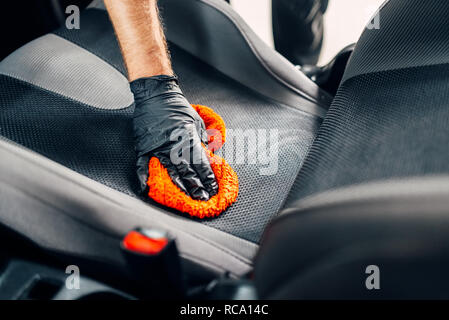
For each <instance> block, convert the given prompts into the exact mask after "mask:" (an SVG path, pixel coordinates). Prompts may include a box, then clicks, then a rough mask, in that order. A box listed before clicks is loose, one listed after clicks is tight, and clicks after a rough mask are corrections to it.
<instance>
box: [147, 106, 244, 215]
mask: <svg viewBox="0 0 449 320" xmlns="http://www.w3.org/2000/svg"><path fill="white" fill-rule="evenodd" d="M192 107H193V108H194V109H195V110H196V111H197V112H198V114H199V115H200V117H201V118H202V119H203V121H204V124H205V125H206V129H207V130H208V133H209V137H208V140H209V141H208V142H209V146H208V149H206V153H207V157H208V159H209V161H210V164H211V167H212V170H213V171H214V174H215V178H216V180H217V183H218V193H217V194H216V195H215V196H213V197H212V198H210V199H209V200H208V201H201V200H194V199H192V198H191V197H190V196H188V195H186V194H185V193H184V192H182V191H181V189H179V188H178V186H176V185H175V184H174V183H173V181H172V180H171V178H170V176H169V174H168V172H167V169H165V167H164V166H163V165H162V164H161V163H160V162H159V159H158V158H156V157H153V158H151V159H150V163H149V176H148V182H147V184H148V187H149V190H150V191H149V192H148V196H149V197H150V198H151V199H153V200H154V201H156V202H158V203H160V204H162V205H164V206H167V207H170V208H173V209H176V210H179V211H181V212H185V213H188V214H190V215H191V216H193V217H197V218H200V219H202V218H212V217H216V216H218V215H219V214H220V213H222V212H223V211H225V210H226V209H227V208H228V207H229V206H230V205H231V204H233V203H234V202H235V200H236V199H237V195H238V192H239V181H238V178H237V174H236V173H235V172H234V170H233V169H232V168H231V166H230V165H229V164H228V163H227V162H226V161H225V160H224V159H223V158H221V157H219V156H217V155H215V154H214V152H215V151H217V150H218V149H220V148H221V146H222V145H223V143H224V142H225V135H226V127H225V124H224V121H223V119H222V118H221V117H220V116H219V115H218V114H216V113H215V112H214V111H213V110H212V109H211V108H208V107H205V106H201V105H192ZM211 132H214V133H212V134H211Z"/></svg>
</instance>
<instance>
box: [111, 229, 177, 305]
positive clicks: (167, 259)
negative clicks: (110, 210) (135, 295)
mask: <svg viewBox="0 0 449 320" xmlns="http://www.w3.org/2000/svg"><path fill="white" fill-rule="evenodd" d="M120 248H121V251H122V253H123V255H124V256H125V259H126V262H127V264H128V267H129V269H128V270H129V272H130V277H131V279H133V280H134V281H135V282H136V284H137V286H138V287H139V289H140V292H139V294H140V295H142V297H143V298H144V299H145V298H146V299H175V298H182V297H184V295H185V285H184V279H183V272H182V268H181V261H180V257H179V253H178V249H177V247H176V241H175V238H174V237H173V236H171V235H170V234H169V233H168V232H166V231H164V230H161V229H156V228H136V229H134V230H132V231H130V232H128V234H127V235H126V236H125V237H124V238H123V240H122V242H121V244H120Z"/></svg>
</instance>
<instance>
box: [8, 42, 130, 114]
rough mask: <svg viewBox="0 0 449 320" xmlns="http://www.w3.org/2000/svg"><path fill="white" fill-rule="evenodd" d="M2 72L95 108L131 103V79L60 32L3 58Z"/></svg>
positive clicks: (114, 107) (107, 107) (118, 107)
mask: <svg viewBox="0 0 449 320" xmlns="http://www.w3.org/2000/svg"><path fill="white" fill-rule="evenodd" d="M0 74H3V75H8V76H10V77H13V78H16V79H20V80H22V81H26V82H28V83H32V84H34V85H36V86H38V87H40V88H43V89H46V90H49V91H52V92H56V93H58V94H60V95H63V96H65V97H68V98H70V99H73V100H76V101H79V102H81V103H84V104H88V105H90V106H92V107H95V108H100V109H107V110H115V109H123V108H127V107H129V106H130V105H131V104H132V103H133V102H134V98H133V96H132V94H131V91H130V90H129V84H128V80H127V79H126V78H125V77H124V76H123V74H121V73H120V72H118V71H117V70H116V69H114V68H113V67H112V66H111V65H109V64H108V63H105V61H103V60H102V59H100V58H98V57H97V56H95V55H94V54H92V53H90V52H88V51H87V50H85V49H83V48H81V47H79V46H77V45H74V44H73V43H72V42H70V41H67V40H65V39H63V38H61V37H59V36H57V35H54V34H48V35H45V36H43V37H40V38H38V39H36V40H34V41H31V42H30V43H28V44H27V45H25V46H23V47H22V48H20V49H18V50H17V51H15V52H14V53H12V54H11V55H9V56H8V57H7V58H5V59H4V60H3V61H1V62H0Z"/></svg>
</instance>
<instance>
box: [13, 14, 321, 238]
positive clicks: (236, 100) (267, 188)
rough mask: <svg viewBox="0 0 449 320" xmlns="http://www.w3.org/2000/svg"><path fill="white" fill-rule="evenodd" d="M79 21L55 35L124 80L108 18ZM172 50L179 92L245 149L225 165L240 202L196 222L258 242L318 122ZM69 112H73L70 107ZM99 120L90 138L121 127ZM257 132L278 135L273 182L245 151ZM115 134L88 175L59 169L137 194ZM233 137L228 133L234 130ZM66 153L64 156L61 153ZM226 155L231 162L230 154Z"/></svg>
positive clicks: (96, 16)
mask: <svg viewBox="0 0 449 320" xmlns="http://www.w3.org/2000/svg"><path fill="white" fill-rule="evenodd" d="M82 19H83V28H81V29H80V30H75V31H74V30H67V29H66V28H61V29H59V30H57V31H55V32H56V33H57V34H58V35H60V36H62V37H64V38H66V39H68V40H70V41H72V42H74V43H76V44H78V45H80V46H82V47H84V48H85V49H86V50H88V51H90V52H92V53H94V54H95V55H97V56H99V57H101V58H102V59H104V60H105V61H107V62H109V63H110V64H111V65H113V66H114V67H115V68H117V69H118V70H120V71H121V72H123V73H124V72H125V67H124V64H123V59H122V56H121V54H120V49H119V46H118V43H117V40H116V38H115V35H114V31H113V28H112V25H111V24H110V22H109V18H108V16H107V13H106V12H104V11H101V10H95V9H89V10H87V11H86V12H84V14H83V16H82ZM170 51H171V57H172V63H173V68H174V70H175V72H176V74H177V75H178V77H179V79H180V85H181V88H182V90H183V91H184V93H185V95H186V97H187V99H188V100H189V102H191V103H197V104H203V105H207V106H209V107H211V108H213V109H214V110H215V111H216V112H217V113H218V114H219V115H221V116H222V117H223V119H224V121H225V122H226V127H227V128H228V129H233V130H234V133H235V134H236V138H237V139H238V140H240V141H242V140H244V141H243V142H244V146H243V148H242V149H239V150H238V154H239V155H242V156H244V158H245V161H244V163H242V164H239V163H237V161H232V160H235V159H236V153H237V152H234V154H233V159H231V158H229V157H228V159H227V160H228V161H229V162H232V163H231V165H232V166H233V168H234V169H235V170H236V172H237V174H238V176H239V182H240V193H239V197H238V199H237V202H236V203H235V204H234V205H233V206H232V207H231V208H229V209H228V210H227V211H226V212H225V213H224V214H223V215H221V216H219V217H218V218H214V219H211V220H201V221H198V222H199V223H204V224H207V225H209V226H213V227H216V228H218V229H220V230H223V231H226V232H229V233H231V234H234V235H237V236H239V237H242V238H244V239H247V240H250V241H254V242H257V241H258V240H259V239H260V236H261V234H262V232H263V230H264V229H265V226H266V224H267V223H268V222H269V221H270V220H271V219H272V217H274V216H275V215H276V214H277V213H278V211H279V209H280V208H281V206H282V203H283V202H284V200H285V197H286V195H287V194H288V192H289V190H290V188H291V185H292V184H293V181H294V179H295V177H296V175H297V174H298V171H299V168H300V167H301V164H302V161H303V159H304V157H305V155H306V153H307V150H308V149H309V146H310V144H311V143H312V141H313V139H314V137H315V134H316V131H317V130H318V127H319V125H320V122H321V119H320V118H319V117H316V116H312V115H309V114H307V113H305V112H302V111H300V110H298V109H296V108H292V107H288V106H285V105H280V104H276V103H274V102H272V101H271V100H267V99H265V98H264V97H263V96H260V95H257V94H254V93H253V92H251V91H249V90H248V89H247V88H245V87H243V86H242V85H240V84H239V83H237V82H236V81H234V80H232V79H230V78H228V77H226V76H224V75H223V74H221V73H220V72H218V71H217V70H215V69H213V68H211V67H209V66H208V65H207V64H205V63H203V62H201V61H199V60H198V59H195V58H194V57H192V56H191V55H190V54H188V53H186V52H185V51H184V50H182V49H180V48H179V47H177V46H175V45H173V44H171V43H170ZM242 70H243V69H242ZM47 103H48V102H47ZM60 103H61V102H59V104H60ZM65 108H68V106H67V107H65ZM70 108H72V107H70ZM81 108H82V107H81ZM124 112H125V110H124ZM130 112H131V111H130ZM64 114H65V113H64ZM13 116H15V115H13ZM117 117H118V118H117V119H119V118H120V117H125V114H122V115H117ZM95 119H96V121H98V125H97V128H96V129H95V130H89V129H86V130H89V132H91V135H97V136H102V135H103V134H104V133H102V132H108V133H109V132H110V131H111V130H112V128H113V127H117V126H121V122H117V123H114V124H112V122H111V121H112V119H110V120H109V121H110V122H109V123H107V122H104V121H103V118H102V117H101V116H100V115H97V116H95ZM34 121H36V120H34ZM64 121H66V122H67V123H72V122H73V119H69V118H67V119H66V120H64ZM61 123H62V120H59V124H60V125H58V127H59V126H62V125H61ZM55 125H56V124H55ZM100 128H101V129H100ZM259 129H260V130H264V131H263V132H264V134H265V137H267V136H268V134H269V133H270V130H277V132H278V144H277V145H276V146H277V148H278V152H276V151H275V152H274V153H273V154H272V156H273V158H274V159H273V160H274V161H278V163H277V169H278V170H277V171H273V172H272V173H273V174H272V175H262V174H261V170H262V172H263V169H264V168H267V167H268V166H269V165H268V164H263V163H262V162H261V161H259V160H258V156H259V155H258V154H251V153H250V152H248V146H251V147H256V149H257V145H256V144H257V142H258V141H259V138H260V137H261V136H262V135H261V136H260V137H257V130H259ZM86 130H84V132H83V134H84V135H86ZM124 130H125V129H124ZM237 130H240V131H237ZM251 130H252V131H251ZM113 133H114V135H115V134H116V135H117V136H115V137H114V138H111V141H114V143H111V144H109V145H107V146H106V145H102V146H101V141H98V143H99V144H100V145H98V146H97V153H93V154H92V155H89V158H88V159H86V162H88V163H89V164H90V169H89V168H87V167H86V166H83V167H79V166H78V165H76V164H75V165H76V166H73V163H71V161H70V160H68V159H64V160H63V161H59V162H61V163H63V164H66V165H68V166H69V167H71V168H73V169H74V170H76V171H78V172H81V173H83V174H86V175H88V176H90V177H92V178H93V179H95V180H97V181H100V182H102V183H107V185H108V186H111V187H113V188H116V189H118V190H120V191H123V192H127V193H129V194H133V192H134V190H133V189H132V188H130V187H132V184H131V183H130V182H132V181H133V179H134V174H133V173H131V170H132V169H133V168H134V167H133V166H130V167H129V170H128V169H125V167H126V168H128V165H125V164H129V163H132V161H133V159H130V158H129V156H126V157H121V154H122V153H124V150H129V149H130V147H131V146H128V147H127V146H126V143H128V142H127V141H126V142H125V141H123V140H124V139H126V138H128V137H130V136H129V133H128V132H127V131H121V132H118V131H117V130H115V131H114V132H113ZM228 133H229V134H231V130H229V131H228ZM12 134H13V136H12V137H13V138H12V139H17V138H14V137H16V136H17V135H18V134H17V133H12ZM248 134H249V135H250V136H251V137H252V138H253V139H254V138H255V139H256V144H254V142H251V140H249V139H247V138H246V139H245V135H248ZM14 135H15V136H14ZM120 141H123V142H122V145H120V144H119V142H120ZM252 141H254V140H252ZM231 142H232V139H229V141H228V142H227V143H226V144H225V149H227V150H228V149H230V148H231V146H232V144H231ZM27 146H28V147H29V148H31V149H33V150H34V149H36V147H39V146H40V145H39V144H37V143H35V142H33V143H32V144H28V145H27ZM61 147H62V148H64V149H67V148H66V147H64V146H61ZM100 149H101V150H104V151H102V152H103V153H104V154H109V153H110V154H114V155H115V154H117V156H118V157H119V159H120V160H119V161H120V162H119V163H121V164H123V168H122V169H121V170H120V171H116V170H115V168H116V163H117V162H114V163H112V162H110V161H108V163H104V160H103V161H102V162H99V161H97V160H96V159H95V157H98V155H97V154H98V150H100ZM267 153H269V152H267ZM44 154H45V155H47V156H49V157H50V158H52V159H58V158H59V159H60V158H61V152H60V150H59V151H54V150H48V151H47V152H45V153H44ZM225 155H227V153H226V152H225ZM89 159H90V160H89ZM248 159H249V160H248ZM274 161H272V164H273V165H276V163H273V162H274ZM94 168H95V169H97V170H98V174H96V173H95V175H89V172H90V171H91V170H93V169H94ZM274 169H276V168H274ZM111 171H114V172H115V173H114V175H115V177H114V178H113V179H111V173H110V172H111ZM120 172H121V174H120Z"/></svg>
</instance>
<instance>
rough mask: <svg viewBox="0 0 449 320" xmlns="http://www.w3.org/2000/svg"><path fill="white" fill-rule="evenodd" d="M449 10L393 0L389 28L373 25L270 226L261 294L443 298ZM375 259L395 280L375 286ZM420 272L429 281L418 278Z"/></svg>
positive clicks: (386, 20) (260, 271) (385, 19)
mask: <svg viewBox="0 0 449 320" xmlns="http://www.w3.org/2000/svg"><path fill="white" fill-rule="evenodd" d="M448 15H449V3H447V2H442V1H437V0H431V1H419V0H411V1H402V0H390V1H389V2H386V3H385V4H384V6H383V7H382V9H381V10H380V11H379V17H380V29H370V30H368V29H367V30H366V31H365V32H364V33H363V35H362V37H361V39H360V40H359V42H358V44H357V46H356V48H355V51H354V53H353V55H352V57H351V59H350V61H349V64H348V67H347V70H346V73H345V76H344V79H343V81H342V84H341V85H340V88H339V90H338V93H337V95H336V97H335V99H334V101H333V103H332V105H331V107H330V109H329V112H328V114H327V115H326V118H325V120H324V121H323V124H322V126H321V128H320V130H319V133H318V136H317V138H316V139H315V141H314V143H313V145H312V147H311V149H310V151H309V153H308V155H307V158H306V160H305V163H304V165H303V167H302V168H301V171H300V173H299V175H298V177H297V180H296V182H295V184H294V186H293V188H292V191H291V192H290V195H289V197H288V199H287V202H286V205H285V207H286V208H287V209H286V210H285V211H284V213H281V214H280V217H279V218H278V219H277V220H276V221H275V222H274V223H273V224H272V225H271V226H270V227H268V229H267V231H266V232H265V237H264V241H263V243H262V247H261V250H260V253H259V256H258V263H257V266H256V278H257V279H258V281H257V282H258V284H259V289H260V292H261V294H262V296H264V297H274V298H280V297H283V298H285V297H303V298H320V297H325V298H326V297H333V298H339V297H341V298H344V297H353V298H354V297H355V298H358V297H360V298H361V297H368V298H371V297H375V298H379V297H384V298H385V297H410V295H411V294H412V293H415V294H416V295H417V296H419V297H428V296H429V294H430V296H432V295H435V297H440V296H439V293H441V292H438V290H439V289H441V287H439V283H438V281H437V280H436V278H435V276H436V275H438V276H444V273H443V272H442V269H439V268H440V267H439V266H438V263H440V266H441V265H444V266H446V267H447V261H446V260H445V257H446V253H447V246H446V243H448V240H449V239H448V238H447V234H448V232H447V231H448V230H447V226H448V225H447V223H448V220H449V219H448V216H449V215H448V213H449V212H448V211H449V203H448V200H447V198H448V197H447V196H448V190H449V180H448V178H447V175H448V174H449V161H447V155H448V154H449V126H448V124H449V90H448V88H449V33H448V32H447V16H448ZM429 176H430V177H429ZM433 176H437V177H436V178H432V177H433ZM438 176H440V178H438ZM415 177H419V178H415ZM410 179H412V180H410ZM428 179H430V180H428ZM432 179H436V180H435V181H434V180H432ZM323 192H325V193H324V194H322V193H323ZM320 194H321V195H320ZM312 203H313V205H312ZM287 256H288V257H293V258H292V259H291V260H286V257H287ZM270 261H271V262H270ZM273 261H276V262H273ZM278 261H283V265H282V266H279V267H275V265H274V263H277V262H278ZM287 261H288V263H287ZM438 261H439V262H438ZM369 264H374V265H381V266H380V269H381V271H382V266H384V268H383V270H384V279H387V280H385V281H388V284H386V285H388V286H390V288H393V287H394V286H396V289H395V290H383V291H382V290H381V292H380V293H377V295H376V294H373V292H374V291H369V290H367V289H366V287H365V283H364V279H365V278H366V277H367V275H366V274H365V268H364V267H366V266H367V265H369ZM363 266H364V267H363ZM400 266H403V267H404V266H408V271H413V272H411V273H410V272H403V273H401V272H402V271H401V270H399V269H400ZM420 268H421V269H420ZM411 274H415V276H419V277H420V278H419V280H417V281H415V282H413V281H412V282H410V283H408V282H407V281H409V280H410V279H409V277H410V275H411ZM267 279H268V280H267ZM317 279H320V281H319V282H317V281H318V280H317ZM444 279H445V280H447V276H444ZM424 280H425V281H424ZM426 281H427V284H426ZM430 283H432V285H430ZM314 285H316V288H319V289H320V290H318V289H317V290H315V289H314V288H313V286H314ZM343 288H345V289H343ZM407 288H408V289H410V290H409V291H404V290H405V289H407ZM412 288H413V289H414V290H411V289H412ZM432 288H433V289H432ZM326 290H327V291H326ZM406 292H411V293H410V295H407V294H406ZM437 293H438V294H437ZM401 294H402V296H401ZM446 295H447V294H446Z"/></svg>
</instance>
